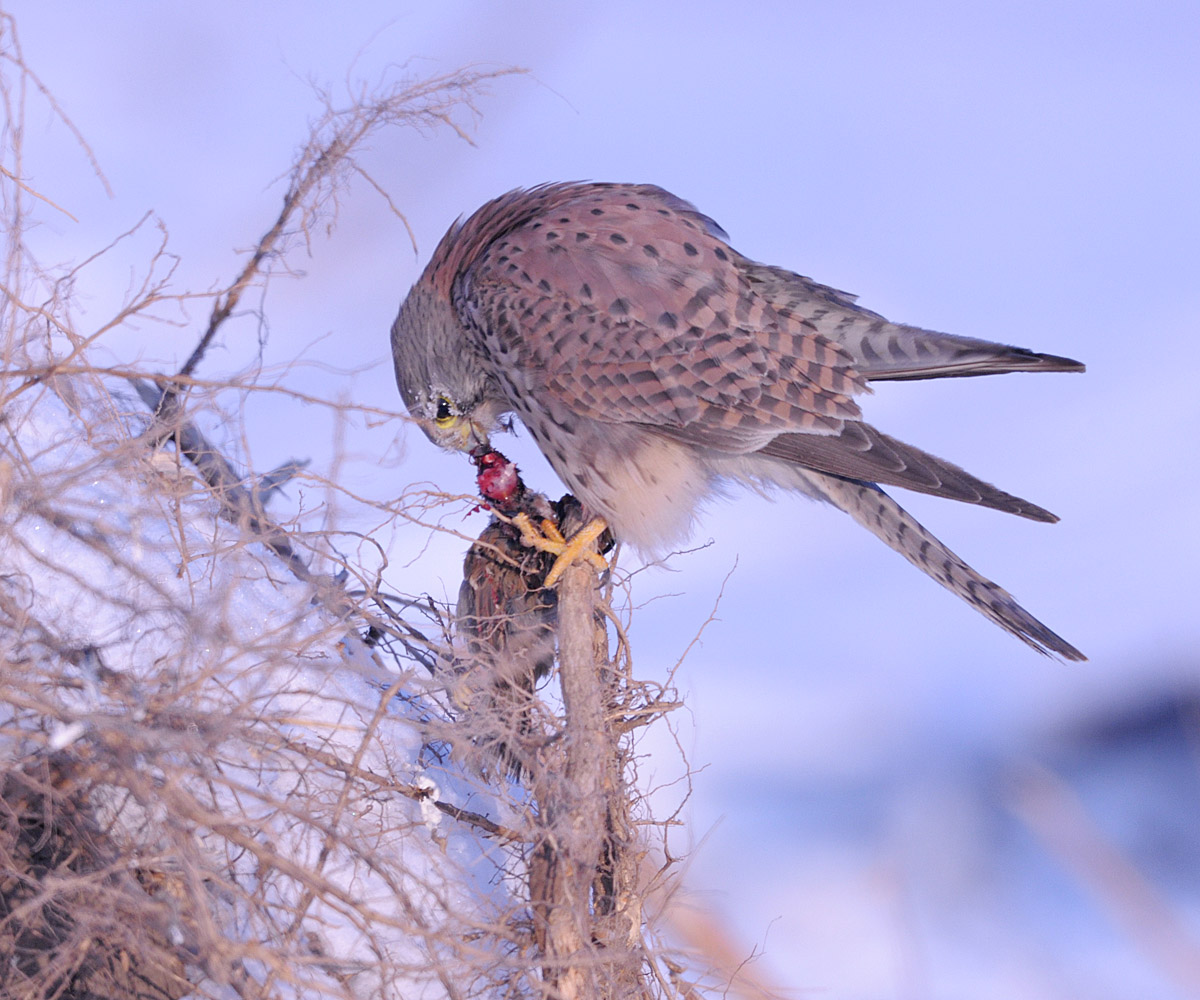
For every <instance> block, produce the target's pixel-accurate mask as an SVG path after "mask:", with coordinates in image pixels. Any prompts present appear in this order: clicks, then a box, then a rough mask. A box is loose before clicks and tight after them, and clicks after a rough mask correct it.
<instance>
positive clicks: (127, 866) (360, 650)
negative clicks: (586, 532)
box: [0, 15, 704, 1000]
mask: <svg viewBox="0 0 1200 1000" xmlns="http://www.w3.org/2000/svg"><path fill="white" fill-rule="evenodd" d="M0 16H2V18H3V20H2V21H0V60H2V70H3V73H2V83H0V86H2V88H3V94H2V96H3V100H4V102H5V105H6V111H7V120H8V127H7V129H6V130H5V131H4V134H3V142H4V146H3V149H2V150H0V171H2V175H3V176H2V178H0V180H2V182H3V183H2V189H3V211H4V213H5V238H6V245H5V270H4V278H3V285H4V288H3V290H4V305H3V313H2V315H0V326H2V334H0V337H2V343H3V352H4V353H3V369H4V372H3V382H2V384H0V425H2V428H3V429H2V431H0V654H2V659H0V684H2V685H3V689H4V692H5V696H4V699H3V702H2V703H0V744H2V745H3V761H4V763H3V765H2V770H0V784H2V786H3V799H2V804H0V995H2V996H4V997H13V998H22V1000H51V998H60V997H63V998H66V997H81V998H82V997H89V998H92V997H94V998H101V997H103V998H114V1000H133V998H137V1000H142V998H167V997H170V998H175V997H183V996H211V997H285V996H330V997H337V996H345V997H385V996H386V997H390V996H417V995H419V996H437V995H441V996H447V997H455V998H460V997H461V998H465V997H473V996H496V997H499V996H505V997H521V996H562V997H592V996H675V995H680V996H687V995H691V994H692V993H693V992H694V988H693V986H692V985H691V984H690V981H689V978H688V974H687V972H686V970H685V962H684V960H683V959H682V958H681V957H680V955H679V954H674V957H672V955H673V953H672V952H671V951H670V950H669V949H668V948H667V947H666V944H665V942H664V940H663V939H662V938H661V937H660V936H659V931H658V930H656V929H655V921H656V919H657V917H658V916H659V915H661V913H662V912H663V910H664V909H665V908H666V906H667V905H668V900H669V898H670V894H671V892H672V886H673V881H672V880H673V874H672V866H671V865H670V864H667V863H665V862H664V861H663V860H662V859H663V858H664V857H666V856H667V854H666V852H664V851H663V850H662V847H661V845H662V844H663V843H665V841H664V836H665V834H664V831H665V830H666V828H667V827H668V826H669V825H670V824H671V823H674V822H675V820H674V819H673V818H672V819H669V820H667V821H665V822H663V821H656V820H655V819H654V818H653V817H652V816H651V815H650V812H649V809H648V807H647V805H646V803H645V802H644V800H643V799H642V798H641V793H640V792H639V790H638V787H637V770H636V763H637V761H636V749H635V735H636V733H637V732H638V731H639V729H640V728H641V727H643V726H645V725H648V724H650V723H652V722H654V721H655V720H656V719H659V718H660V717H661V716H662V715H663V714H664V713H665V712H667V711H669V710H670V709H671V708H672V707H673V705H674V701H673V698H672V695H671V693H670V690H669V688H667V687H666V686H664V685H662V684H655V683H648V682H645V681H640V680H637V679H636V678H635V677H634V674H633V670H632V663H631V659H630V656H629V648H628V644H627V642H626V641H625V639H624V632H623V629H622V628H621V625H620V619H619V618H618V616H617V615H616V614H615V613H614V612H613V611H612V608H611V604H612V602H613V598H614V593H617V594H618V595H619V591H616V592H614V589H613V581H612V580H607V581H606V589H605V590H599V589H597V579H596V577H595V576H594V575H593V574H592V572H591V571H590V570H589V569H587V568H581V569H579V570H578V572H573V573H572V574H569V575H568V577H567V578H566V579H565V580H564V582H563V584H562V588H561V592H560V601H559V606H558V609H557V619H558V625H557V629H558V642H557V649H558V653H557V663H558V667H557V670H555V671H554V673H553V676H552V679H551V680H549V681H542V682H541V685H540V687H537V688H535V686H534V684H533V678H529V677H524V678H522V679H518V682H515V683H514V682H513V678H512V676H511V671H512V666H511V663H510V664H508V665H507V666H506V665H505V663H504V662H501V661H502V660H503V659H504V657H505V656H507V655H508V651H506V650H505V649H501V648H498V647H497V644H496V643H495V642H494V641H476V642H474V643H473V644H472V643H469V642H466V641H464V639H463V638H462V637H460V636H458V635H457V634H456V629H455V623H454V614H453V611H452V609H450V608H448V607H445V606H443V605H441V604H439V603H438V602H436V601H434V600H432V599H430V598H428V597H426V596H423V595H422V593H421V589H422V588H421V579H420V576H419V572H418V571H417V570H414V569H410V570H409V571H407V574H406V577H405V578H406V579H407V580H408V581H409V589H410V591H411V592H410V593H409V594H403V593H399V592H398V584H397V579H398V576H397V574H396V573H394V572H388V571H387V558H386V553H384V552H382V551H381V548H380V546H379V545H378V544H377V543H375V542H374V541H373V540H372V537H371V532H368V531H364V530H362V529H360V528H353V529H350V528H347V529H339V528H338V527H337V526H336V525H333V526H331V525H330V524H329V523H328V522H325V523H322V524H321V525H320V526H314V524H313V521H312V519H311V518H310V519H309V520H307V521H306V520H304V519H302V518H301V517H299V516H292V517H288V518H284V519H283V520H278V519H277V518H276V517H275V516H274V515H273V514H272V512H271V510H272V506H271V503H272V497H273V496H274V494H275V492H276V491H277V490H278V489H279V488H280V487H281V486H282V485H284V484H286V483H287V482H289V481H303V482H306V483H307V484H308V485H309V486H312V487H317V488H320V489H322V490H325V491H327V492H329V493H330V494H333V495H336V496H337V499H338V503H339V504H340V505H341V506H342V508H343V509H352V510H354V511H357V512H358V514H359V521H360V523H361V522H366V523H373V524H375V525H379V526H386V525H388V524H390V523H393V522H395V521H407V522H416V523H424V524H431V525H435V526H436V525H438V524H440V522H441V520H442V519H443V518H444V516H445V511H446V510H461V509H462V506H463V504H464V503H467V504H470V503H471V502H472V501H471V500H470V498H455V497H447V496H445V495H441V494H435V493H421V492H419V491H418V492H412V493H408V494H406V495H404V496H401V497H399V498H379V497H363V496H360V495H358V494H357V493H355V492H354V491H351V490H349V489H346V488H345V487H343V486H342V485H341V484H339V482H338V480H337V475H336V469H335V470H334V471H332V472H330V473H329V474H327V475H325V476H322V475H320V474H318V473H317V472H315V471H313V470H311V469H308V468H305V467H304V465H303V463H302V462H299V461H289V462H285V463H284V464H283V465H282V466H281V467H280V468H279V469H277V470H275V471H274V472H270V473H266V474H261V473H257V472H255V471H254V470H253V469H252V468H247V467H246V463H245V461H244V454H243V455H242V456H240V457H239V456H238V455H237V454H234V453H232V452H231V450H230V447H229V442H230V441H233V442H235V443H236V442H237V441H238V440H239V438H241V439H248V438H249V437H251V436H252V435H253V433H254V430H253V428H251V427H248V426H245V425H243V424H240V423H239V419H240V410H239V401H241V400H244V399H245V398H246V396H247V395H248V394H254V393H259V392H262V393H274V394H284V395H291V396H293V397H294V398H296V399H297V400H299V401H302V402H303V403H305V404H306V405H319V406H323V407H328V408H330V409H333V410H336V411H337V412H338V414H339V418H340V419H344V420H346V421H349V422H352V421H353V420H355V419H361V420H370V421H381V420H390V421H399V420H400V419H401V417H400V415H399V414H395V413H388V412H386V411H380V410H378V409H374V408H370V407H356V406H353V405H351V404H349V403H347V402H346V401H345V400H344V399H341V398H338V397H337V395H336V393H335V394H334V395H333V397H332V398H328V399H322V398H318V397H314V396H313V395H312V394H310V393H302V392H300V391H298V390H296V389H293V388H291V387H289V386H288V384H287V378H286V373H282V374H274V375H272V377H270V378H267V377H265V376H264V375H263V373H261V372H256V373H253V374H250V375H247V374H246V373H245V372H233V373H230V374H229V375H228V376H226V377H222V376H220V375H217V376H213V375H211V374H207V372H208V370H209V369H211V367H212V366H211V365H210V364H206V363H205V362H206V357H207V354H208V351H209V348H210V347H211V345H212V344H213V343H214V342H215V340H216V339H217V338H218V335H219V334H221V333H222V332H223V331H225V330H226V329H227V323H228V320H229V318H230V317H231V316H233V315H234V314H235V313H236V311H237V309H238V304H239V302H240V301H241V299H242V297H243V296H244V295H245V294H246V293H247V291H249V290H251V289H255V288H259V287H261V286H262V285H263V283H264V282H266V281H268V280H269V277H270V275H269V274H268V270H272V271H276V272H279V271H286V270H287V259H288V255H289V253H292V252H295V251H296V250H298V249H300V248H303V247H304V246H305V245H306V244H307V243H308V242H309V241H310V240H312V239H314V238H315V237H314V234H315V233H317V232H318V231H319V230H320V228H321V226H324V225H329V224H331V221H332V218H333V215H334V213H335V211H336V207H337V203H338V200H339V198H343V197H347V196H349V194H350V192H351V190H352V188H353V186H354V185H358V186H359V187H361V186H362V185H366V186H367V187H369V188H373V189H374V190H375V192H377V193H380V194H383V193H384V185H383V184H381V183H378V182H377V181H376V180H375V179H373V178H371V177H370V176H369V175H368V174H367V173H366V171H365V170H364V169H363V167H362V165H361V163H360V161H359V159H357V158H356V156H357V154H358V153H359V152H360V151H361V150H362V149H363V147H364V145H365V144H366V143H367V142H368V141H369V140H370V139H371V138H372V137H374V136H376V135H378V134H379V133H380V131H381V130H383V129H391V128H397V127H400V128H412V127H416V128H422V129H425V128H430V127H449V128H452V129H454V130H456V131H458V132H459V133H460V134H463V135H465V125H464V122H467V121H469V120H470V118H471V116H472V115H473V114H474V102H475V100H476V99H477V98H478V97H479V96H480V95H481V94H482V93H483V92H484V90H485V88H486V86H487V85H488V83H489V82H490V81H491V80H492V79H493V78H494V77H495V76H497V75H499V74H496V73H487V72H461V73H455V74H449V75H446V76H440V77H436V78H433V79H429V80H411V79H403V80H401V81H399V82H397V83H395V85H393V86H389V87H386V88H384V89H383V90H381V91H379V92H376V93H373V94H364V95H363V96H362V97H361V98H360V99H359V100H356V101H354V102H351V103H349V104H348V105H347V106H346V107H344V108H341V107H337V106H335V102H334V101H333V99H332V98H331V97H330V96H329V95H328V94H325V93H322V94H320V95H319V101H320V105H321V112H320V114H319V117H318V118H317V120H316V121H315V122H314V124H313V127H312V134H311V136H310V137H309V140H308V141H307V142H306V143H305V144H304V145H303V146H302V148H301V150H300V152H299V154H298V155H297V158H296V161H295V162H294V164H293V165H292V167H291V169H290V171H289V172H288V174H287V178H288V180H287V183H286V193H285V195H284V198H283V207H282V209H281V211H280V214H279V216H278V218H277V219H275V221H274V222H273V223H272V224H271V225H270V226H269V227H268V229H267V231H266V232H265V233H264V234H263V236H262V237H261V239H260V240H259V241H258V243H257V244H256V246H255V248H254V250H253V251H252V252H250V253H249V254H248V255H247V258H246V261H245V264H244V266H243V267H242V268H241V271H240V273H239V274H238V275H237V277H236V278H235V280H233V281H232V282H231V283H230V284H229V285H228V287H225V288H220V289H217V290H214V291H212V292H209V293H203V294H195V293H191V292H188V291H186V290H180V289H178V288H176V287H175V285H174V272H175V266H174V261H173V258H172V256H171V254H170V251H169V248H168V241H167V236H166V227H165V225H163V223H161V222H160V221H158V220H154V219H150V218H145V219H143V220H142V221H141V222H139V223H138V225H137V226H135V227H134V229H133V230H131V233H130V234H125V235H124V236H122V237H118V238H117V239H116V240H114V241H113V242H112V244H110V245H109V246H108V247H106V248H103V249H101V250H99V251H98V252H97V254H96V255H95V256H93V257H91V258H89V259H88V260H85V261H83V262H77V263H72V264H69V265H66V266H64V267H61V268H57V269H52V268H47V267H44V266H43V265H42V264H40V263H39V262H38V261H37V260H36V259H35V258H34V256H33V254H32V253H31V252H30V250H29V247H28V245H27V244H26V242H25V239H24V234H25V233H26V232H27V231H28V229H29V227H30V226H31V225H32V224H33V223H34V222H35V221H36V220H37V219H38V218H39V217H40V216H41V215H43V214H46V213H49V214H54V213H60V212H62V209H60V208H59V207H58V206H57V205H56V203H55V199H54V197H53V193H52V192H51V193H48V192H43V191H37V190H35V189H34V188H33V187H32V186H31V185H30V184H28V183H27V182H26V181H25V180H24V178H25V176H26V174H27V165H26V163H25V161H24V155H25V153H24V144H23V123H24V118H25V113H26V108H27V104H28V103H29V102H31V101H39V102H42V105H43V106H47V107H49V108H50V109H52V110H53V111H54V113H55V114H56V115H57V116H58V119H59V122H60V126H61V127H62V128H65V129H67V130H69V131H70V132H72V133H74V134H75V135H76V137H77V138H78V140H79V148H80V151H81V156H82V157H83V158H84V159H85V160H87V161H88V162H91V163H92V164H93V166H94V167H95V169H96V172H97V176H100V175H99V167H98V165H96V164H95V162H94V159H93V158H92V156H91V153H90V152H89V150H88V148H87V146H86V143H85V142H84V140H83V138H82V136H79V135H78V133H77V132H76V131H75V130H74V127H73V126H72V125H71V123H70V121H69V120H68V119H67V118H66V116H65V114H63V112H62V111H61V109H60V108H59V107H58V106H57V104H55V102H54V100H53V97H52V96H51V93H50V90H49V89H48V88H47V87H46V86H45V85H44V84H43V83H42V81H40V80H39V79H38V78H37V77H36V75H34V73H33V72H32V71H31V70H30V69H29V68H28V67H27V66H26V65H25V63H24V60H23V58H22V55H21V50H20V46H19V42H18V39H17V35H16V26H15V24H14V23H13V21H12V19H11V18H10V17H8V16H7V15H0ZM384 197H385V198H386V197H387V196H386V194H384ZM389 204H391V202H390V199H389ZM393 208H394V206H393ZM397 215H399V212H398V211H397ZM401 218H402V217H401ZM155 227H157V230H158V233H159V236H158V237H157V250H156V251H155V252H153V253H152V255H151V257H150V259H149V260H148V261H142V262H138V261H131V262H130V266H131V267H132V268H133V269H134V273H135V274H136V275H138V277H137V279H136V280H135V281H133V282H132V283H131V285H130V288H129V291H128V293H127V296H126V298H125V300H124V301H123V303H122V304H121V306H120V308H119V309H118V310H117V311H116V312H115V313H114V314H113V315H111V316H107V317H103V318H100V319H98V318H97V317H95V316H93V315H88V314H87V313H86V311H84V310H81V309H80V308H79V306H78V305H77V303H76V300H75V298H74V296H73V290H74V289H75V288H76V286H77V285H78V284H79V283H80V282H82V281H84V280H85V279H86V276H87V268H88V266H90V265H91V264H92V263H94V261H95V260H96V259H99V257H100V256H101V255H104V254H109V255H111V254H120V253H123V252H125V251H126V249H128V246H129V244H128V241H127V240H126V237H128V236H130V235H131V234H136V233H145V232H146V231H148V230H149V229H153V228H155ZM268 263H269V264H270V268H268ZM197 303H201V304H203V305H204V307H205V309H206V311H207V312H208V319H207V321H206V322H204V323H203V324H201V325H200V327H199V329H197V330H196V344H195V349H194V350H193V351H192V353H191V354H190V356H189V357H188V358H187V360H186V362H185V363H184V364H183V365H182V366H181V367H180V368H179V369H178V370H177V371H174V372H163V371H159V370H154V369H153V368H152V367H151V366H148V365H142V364H138V363H134V362H128V363H125V362H121V363H118V364H115V365H114V364H112V363H111V362H106V363H100V362H99V361H97V360H96V359H95V357H94V355H95V348H96V346H97V345H98V344H102V343H103V342H104V338H105V336H106V335H107V334H109V333H110V332H111V331H114V330H120V329H123V328H126V327H128V326H129V325H130V324H131V323H134V322H140V321H146V320H148V319H157V320H162V321H167V322H172V323H181V322H186V319H181V318H180V317H181V316H182V317H186V315H188V312H187V311H186V310H182V309H181V306H185V305H186V306H187V307H188V308H189V309H190V310H191V311H193V312H194V311H195V308H196V305H197ZM202 371H204V372H206V374H204V375H203V376H202V375H201V372H202ZM249 450H250V449H249V448H246V449H244V452H248V451H249ZM331 506H332V505H331ZM348 540H349V541H351V542H353V544H352V545H349V546H348V545H347V544H346V543H347V541H348ZM347 550H349V551H351V552H352V553H353V555H350V556H347V555H346V551H347ZM517 555H518V556H519V555H520V553H517ZM501 556H502V560H501V565H503V553H501ZM510 561H512V560H510ZM517 561H519V560H517ZM418 569H419V567H418ZM505 627H507V625H505ZM490 634H491V635H492V637H493V639H494V637H495V634H496V633H495V631H494V630H493V631H492V632H491V633H490ZM551 653H553V645H551ZM547 665H548V664H547ZM521 669H522V670H527V667H523V668H521ZM506 671H507V673H506ZM541 672H544V671H536V672H535V673H541ZM498 678H499V680H498ZM481 690H482V691H483V695H484V696H483V697H480V692H481ZM464 692H465V693H464ZM498 747H499V748H500V749H499V750H498ZM505 748H508V749H505ZM506 753H512V754H515V759H516V760H518V761H519V763H518V764H516V765H515V766H514V764H513V763H512V760H509V759H507V758H506V756H505V754H506ZM656 845H657V846H656ZM701 968H704V966H703V964H701ZM698 976H699V974H695V975H694V976H693V978H697V977H698Z"/></svg>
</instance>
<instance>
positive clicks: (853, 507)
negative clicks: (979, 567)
mask: <svg viewBox="0 0 1200 1000" xmlns="http://www.w3.org/2000/svg"><path fill="white" fill-rule="evenodd" d="M796 471H797V473H799V475H800V476H801V477H802V478H803V479H804V480H805V481H806V482H805V488H806V492H811V493H813V494H815V495H816V496H819V497H822V498H824V499H826V500H828V501H829V502H830V503H832V504H833V505H834V506H835V507H839V508H840V509H842V510H844V511H845V512H846V513H847V514H849V515H850V516H851V517H853V518H854V520H856V521H857V522H858V523H859V524H861V525H862V526H863V527H864V528H866V529H868V530H869V531H871V532H872V533H873V534H875V535H876V536H877V537H878V538H880V539H881V540H882V541H884V542H886V543H887V544H888V545H889V546H891V547H892V548H893V549H895V550H896V551H897V552H899V553H900V554H901V555H902V556H904V558H905V559H907V560H908V561H909V562H910V563H912V564H913V565H914V566H916V567H917V568H918V569H920V570H922V571H924V572H925V573H928V574H929V575H930V576H931V577H933V578H934V579H935V580H937V581H938V583H940V584H941V585H942V586H943V587H945V588H946V589H947V590H949V591H951V592H952V593H955V594H957V595H958V596H959V597H961V598H962V599H963V600H964V601H966V602H967V603H968V604H970V605H971V607H973V608H975V610H977V611H978V612H979V613H980V614H982V615H984V616H985V617H987V618H990V619H991V620H992V621H993V622H995V623H996V624H997V625H999V626H1000V627H1001V628H1002V629H1004V630H1005V631H1006V632H1011V633H1012V634H1013V635H1015V636H1016V637H1017V638H1018V639H1020V640H1021V641H1022V642H1024V643H1026V644H1027V645H1029V646H1032V647H1033V648H1034V649H1036V650H1037V651H1038V652H1039V653H1042V654H1044V655H1057V656H1061V657H1063V658H1064V659H1067V660H1086V659H1087V657H1086V656H1084V655H1083V653H1081V652H1080V651H1079V650H1078V649H1076V648H1075V647H1074V646H1072V645H1071V644H1070V643H1069V642H1067V641H1066V640H1065V639H1063V638H1062V637H1061V636H1059V635H1057V634H1056V633H1054V632H1052V631H1051V630H1050V629H1049V628H1047V627H1046V626H1045V625H1043V624H1042V623H1041V622H1040V621H1038V620H1037V619H1036V618H1034V617H1033V615H1031V614H1030V613H1029V612H1028V611H1026V610H1025V609H1024V608H1023V607H1021V605H1019V604H1018V603H1017V602H1016V600H1015V599H1014V598H1013V596H1012V595H1011V594H1010V593H1008V591H1006V590H1004V589H1003V588H1002V587H1000V586H998V585H997V584H995V583H992V581H991V580H988V579H987V578H986V577H983V576H981V575H980V574H979V573H977V572H975V570H973V569H972V568H971V567H970V566H968V565H967V564H966V563H965V562H963V560H962V559H960V558H959V557H958V556H956V555H955V554H954V553H953V552H951V551H950V550H949V549H948V548H946V546H945V545H943V544H942V543H941V542H939V541H938V540H937V539H936V538H935V537H934V536H933V535H932V534H930V533H929V531H927V530H926V529H925V528H924V527H923V526H922V525H921V524H920V522H918V521H917V520H916V518H914V517H913V516H912V515H911V514H909V513H908V512H907V511H906V510H904V508H903V507H901V506H900V505H899V504H898V503H896V501H895V500H893V499H892V498H891V497H890V496H888V495H887V494H886V493H884V492H883V490H881V489H880V488H879V487H878V486H875V485H874V484H872V483H862V482H857V481H855V480H852V479H843V478H841V477H838V476H829V475H825V474H824V473H820V472H812V471H810V470H807V469H804V470H800V469H797V470H796Z"/></svg>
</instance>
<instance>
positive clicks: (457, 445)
mask: <svg viewBox="0 0 1200 1000" xmlns="http://www.w3.org/2000/svg"><path fill="white" fill-rule="evenodd" d="M417 423H419V424H420V425H421V430H423V431H424V432H425V436H426V437H428V438H429V440H430V441H432V442H433V443H434V444H436V445H437V446H438V447H439V448H445V449H446V450H447V451H472V450H474V449H476V448H484V449H486V448H489V447H490V446H491V445H490V442H489V441H488V432H487V428H486V427H485V426H484V425H483V424H481V423H479V422H477V421H475V420H472V419H471V418H470V417H467V416H461V415H459V416H455V417H450V418H447V419H445V420H418V421H417Z"/></svg>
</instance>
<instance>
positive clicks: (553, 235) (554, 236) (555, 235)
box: [546, 229, 559, 240]
mask: <svg viewBox="0 0 1200 1000" xmlns="http://www.w3.org/2000/svg"><path fill="white" fill-rule="evenodd" d="M558 236H559V234H558V233H557V232H556V231H555V230H553V229H551V230H550V231H549V232H548V233H546V239H548V240H556V239H558Z"/></svg>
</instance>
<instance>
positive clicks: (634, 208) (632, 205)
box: [625, 201, 642, 212]
mask: <svg viewBox="0 0 1200 1000" xmlns="http://www.w3.org/2000/svg"><path fill="white" fill-rule="evenodd" d="M625 207H626V208H627V209H629V211H631V212H638V211H641V208H642V206H641V205H638V204H637V203H635V202H632V201H627V202H625Z"/></svg>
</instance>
